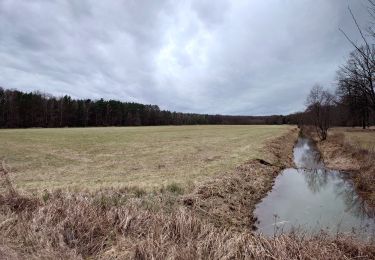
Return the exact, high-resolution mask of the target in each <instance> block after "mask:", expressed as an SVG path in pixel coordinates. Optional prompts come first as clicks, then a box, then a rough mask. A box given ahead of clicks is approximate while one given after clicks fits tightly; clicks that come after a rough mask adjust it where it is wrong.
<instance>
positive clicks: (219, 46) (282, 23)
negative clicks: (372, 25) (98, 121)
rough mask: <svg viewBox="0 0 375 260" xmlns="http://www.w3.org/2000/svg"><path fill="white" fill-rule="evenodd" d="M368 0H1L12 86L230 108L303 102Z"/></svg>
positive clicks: (342, 53) (329, 71) (6, 81)
mask: <svg viewBox="0 0 375 260" xmlns="http://www.w3.org/2000/svg"><path fill="white" fill-rule="evenodd" d="M348 5H350V6H351V8H352V9H353V12H354V13H355V14H356V16H357V18H358V19H359V22H360V23H361V24H363V25H366V23H367V22H368V16H367V12H366V8H365V5H366V0H345V1H344V0H330V1H327V0H268V1H264V0H253V1H250V0H249V1H241V0H239V1H231V0H216V1H202V0H196V1H146V0H126V1H115V0H113V1H95V0H80V1H76V0H66V1H63V0H56V1H45V0H34V1H26V0H25V1H13V0H0V31H1V33H0V86H3V87H7V88H17V89H20V90H24V91H34V90H40V91H43V92H48V93H51V94H54V95H62V94H69V95H71V96H73V97H76V98H93V99H96V98H101V97H103V98H106V99H119V100H122V101H136V102H141V103H148V104H149V103H150V104H158V105H159V106H160V107H161V108H162V109H168V110H174V111H181V112H198V113H220V114H244V115H247V114H253V115H255V114H256V115H269V114H286V113H290V112H294V111H297V110H301V109H303V104H304V99H305V96H306V95H307V93H308V91H309V88H310V86H311V85H313V84H314V83H316V82H319V83H322V84H324V85H326V86H327V87H333V82H334V79H335V71H336V70H337V68H338V66H339V65H340V64H342V63H343V62H344V61H345V57H346V56H347V55H348V53H349V52H350V50H351V49H352V47H351V46H350V44H349V43H348V42H347V41H346V40H345V38H344V37H343V35H342V34H341V33H340V32H339V28H343V29H344V30H345V31H346V32H347V33H348V34H349V35H350V36H351V37H352V38H353V39H355V40H356V39H358V40H359V37H358V33H357V32H356V30H355V26H354V24H353V23H352V20H351V18H350V14H349V12H348V9H347V7H348Z"/></svg>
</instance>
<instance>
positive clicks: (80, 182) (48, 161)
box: [0, 126, 291, 190]
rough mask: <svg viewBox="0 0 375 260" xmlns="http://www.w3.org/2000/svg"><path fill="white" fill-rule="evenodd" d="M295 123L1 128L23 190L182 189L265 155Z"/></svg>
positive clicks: (0, 152) (0, 154)
mask: <svg viewBox="0 0 375 260" xmlns="http://www.w3.org/2000/svg"><path fill="white" fill-rule="evenodd" d="M290 129H291V127H289V126H163V127H108V128H64V129H12V130H5V129H3V130H0V143H1V144H2V147H3V149H0V158H2V159H5V160H6V162H7V164H8V165H9V167H10V168H11V170H12V176H11V179H12V181H13V183H14V185H15V187H17V188H18V189H20V188H21V189H27V190H33V189H37V190H43V189H51V188H53V189H55V188H62V189H67V188H69V189H70V190H82V189H93V190H94V189H95V190H97V189H101V188H105V187H123V186H137V187H140V188H143V189H147V190H152V189H154V188H155V187H156V188H159V187H161V186H168V185H170V184H173V183H175V184H177V185H179V186H182V187H183V188H188V186H191V185H193V184H194V183H198V182H201V181H203V180H205V179H207V177H211V176H214V175H217V174H219V173H225V172H226V171H230V170H233V169H234V168H235V167H236V166H237V165H240V164H242V163H244V162H245V161H247V160H249V159H252V158H257V157H262V156H266V155H265V154H262V147H263V146H264V144H265V143H266V142H267V141H269V140H270V139H272V138H275V137H278V136H281V135H282V134H284V133H286V132H287V131H288V130H290Z"/></svg>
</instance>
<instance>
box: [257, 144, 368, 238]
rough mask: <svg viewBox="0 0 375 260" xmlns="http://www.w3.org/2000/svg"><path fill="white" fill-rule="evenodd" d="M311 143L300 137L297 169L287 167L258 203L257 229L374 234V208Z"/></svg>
mask: <svg viewBox="0 0 375 260" xmlns="http://www.w3.org/2000/svg"><path fill="white" fill-rule="evenodd" d="M319 158H320V155H319V153H318V152H317V150H316V148H315V146H314V144H313V143H312V142H311V141H309V140H308V139H305V138H299V140H298V143H297V144H296V146H295V149H294V160H295V164H296V165H297V167H298V169H286V170H284V171H283V172H282V174H280V175H279V176H278V177H277V178H276V181H275V185H274V187H273V189H272V191H271V192H270V193H269V194H268V196H267V197H265V198H264V199H263V200H262V202H261V203H259V204H258V205H257V208H256V210H255V215H256V216H257V218H258V220H259V223H258V224H257V227H258V229H259V232H262V233H264V234H268V235H273V234H274V232H275V231H278V229H282V230H283V231H288V230H291V229H292V228H293V226H294V227H300V228H303V229H305V230H308V231H319V230H321V229H325V230H327V231H328V232H331V233H336V232H337V231H340V232H352V231H357V232H360V233H363V234H362V237H373V235H374V232H375V218H374V212H370V211H369V209H368V208H367V207H366V204H365V202H364V201H363V200H362V199H361V198H360V197H359V196H358V195H357V193H356V192H355V190H354V187H353V184H352V183H351V182H350V181H349V180H347V179H346V178H345V177H346V176H345V174H343V173H340V172H338V171H331V170H327V169H325V168H324V165H323V163H322V162H321V161H320V160H319Z"/></svg>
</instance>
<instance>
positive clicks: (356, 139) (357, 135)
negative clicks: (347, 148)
mask: <svg viewBox="0 0 375 260" xmlns="http://www.w3.org/2000/svg"><path fill="white" fill-rule="evenodd" d="M335 132H339V133H343V134H344V137H345V142H347V143H349V144H350V145H352V146H355V147H358V148H361V149H365V150H369V151H372V152H375V129H373V128H371V129H365V130H362V129H361V128H337V129H335Z"/></svg>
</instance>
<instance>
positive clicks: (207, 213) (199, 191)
mask: <svg viewBox="0 0 375 260" xmlns="http://www.w3.org/2000/svg"><path fill="white" fill-rule="evenodd" d="M297 136H298V130H297V129H293V130H291V131H289V132H288V133H287V134H285V135H283V136H281V137H279V138H277V139H274V140H272V141H271V142H269V143H268V144H267V145H266V146H265V148H264V149H265V154H266V156H265V157H264V158H261V159H254V160H250V161H248V162H247V163H245V164H243V165H240V166H238V167H237V168H236V169H235V170H234V171H233V172H230V173H228V174H225V175H223V176H220V177H217V178H213V179H210V180H209V181H208V182H206V183H204V184H202V185H200V186H198V187H197V188H196V189H195V190H194V192H193V193H192V194H189V195H187V196H185V197H184V199H183V203H184V205H186V206H187V207H189V208H191V209H192V210H193V211H194V212H196V213H197V214H199V215H200V216H201V217H203V218H205V219H207V220H209V221H210V222H211V223H213V224H215V225H216V226H223V225H224V226H228V227H232V228H240V229H242V228H245V229H246V228H247V229H250V228H252V227H253V224H254V223H255V219H254V216H253V211H254V209H255V205H256V204H257V203H258V202H259V201H260V200H261V199H262V198H263V197H264V196H265V195H266V194H267V192H268V191H270V190H271V189H272V185H273V182H274V179H275V177H276V176H277V175H278V174H279V172H280V171H281V170H282V169H284V168H286V167H290V166H292V164H293V146H294V144H295V142H296V140H297Z"/></svg>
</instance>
